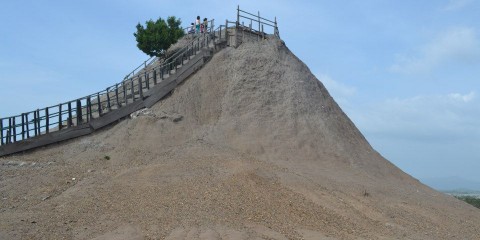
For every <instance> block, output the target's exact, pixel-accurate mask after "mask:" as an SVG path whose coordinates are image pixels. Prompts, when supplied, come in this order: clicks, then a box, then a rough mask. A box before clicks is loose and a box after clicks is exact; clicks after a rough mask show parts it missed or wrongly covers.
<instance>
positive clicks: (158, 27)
mask: <svg viewBox="0 0 480 240" xmlns="http://www.w3.org/2000/svg"><path fill="white" fill-rule="evenodd" d="M181 24H182V22H181V20H180V19H177V18H176V17H174V16H169V17H168V18H167V21H165V20H164V19H162V18H161V17H160V18H158V20H156V21H153V20H151V19H150V20H148V21H147V22H145V27H144V26H143V25H141V24H140V23H138V24H137V32H135V33H133V35H134V36H135V39H136V40H137V47H138V48H139V49H140V50H142V51H143V52H144V53H146V54H147V55H149V56H157V57H158V56H161V55H163V54H164V53H165V51H166V50H167V49H168V48H169V47H170V45H172V44H174V43H176V42H177V40H178V39H179V38H181V37H183V35H184V32H183V29H182V28H181V26H180V25H181Z"/></svg>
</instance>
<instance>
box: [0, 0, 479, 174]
mask: <svg viewBox="0 0 480 240" xmlns="http://www.w3.org/2000/svg"><path fill="white" fill-rule="evenodd" d="M171 3H173V4H171ZM237 4H240V6H241V8H242V9H245V10H247V11H251V12H256V11H260V13H261V15H262V16H265V17H266V18H270V19H273V17H275V16H276V17H277V19H278V22H279V30H280V35H281V37H282V39H283V40H284V41H285V42H286V44H287V46H288V47H289V48H290V50H292V52H293V53H295V54H296V55H297V56H298V57H299V58H300V59H301V60H302V61H304V62H305V63H306V64H307V65H308V66H309V68H310V70H311V71H312V72H313V73H314V74H315V75H316V76H317V77H318V79H319V80H320V81H322V82H323V83H324V84H325V85H326V87H327V89H328V90H329V91H330V93H331V94H332V95H333V96H334V98H335V99H336V101H337V102H338V103H339V104H340V106H341V107H342V109H343V110H344V111H345V112H346V113H347V115H348V116H349V117H350V118H351V119H352V120H353V122H354V123H355V124H356V125H357V127H358V128H359V129H360V130H361V131H362V133H363V134H364V135H365V136H366V138H367V139H368V141H369V142H370V143H371V144H372V145H373V147H374V148H375V149H376V150H377V151H379V152H380V153H381V154H382V155H383V156H384V157H386V158H387V159H388V160H390V161H391V162H393V163H394V164H395V165H397V166H399V167H400V168H401V169H403V170H404V171H406V172H407V173H409V174H411V175H412V176H414V177H416V178H419V179H428V178H441V177H452V176H461V177H463V178H465V179H468V180H471V181H477V182H480V174H478V172H479V170H480V100H479V98H480V83H479V81H480V77H479V76H480V15H479V14H478V13H479V12H480V1H479V0H436V1H433V0H425V1H413V0H404V1H381V0H362V1H360V0H357V1H355V0H350V1H345V0H337V1H327V0H325V1H311V0H309V1H306V0H297V1H285V0H278V1H273V2H272V1H267V0H256V1H251V0H247V1H237V2H234V1H214V0H204V1H190V0H188V1H158V0H157V1H153V0H138V1H127V0H117V1H113V0H111V1H108V0H95V1H93V0H84V1H60V0H45V1H33V0H28V1H27V0H16V1H6V0H2V1H1V2H0V5H1V7H0V37H1V38H0V90H1V91H0V92H1V94H2V100H1V102H2V103H1V105H0V116H8V115H14V114H19V113H21V112H25V111H30V110H33V109H36V108H41V107H45V106H47V105H48V106H50V105H55V104H57V103H59V102H64V101H67V100H71V99H74V98H77V97H82V96H84V95H87V94H90V93H93V92H96V91H99V90H101V89H103V88H106V87H107V86H110V85H112V84H114V83H116V82H119V81H120V80H121V79H122V78H123V77H124V76H125V75H126V74H127V73H128V72H129V71H130V70H132V69H133V68H135V67H137V66H138V65H140V64H141V63H142V62H143V61H144V60H146V59H147V56H146V55H145V54H143V53H142V52H141V51H139V50H138V49H137V47H136V42H135V39H134V37H133V32H134V31H135V25H136V24H137V23H138V22H141V23H144V22H145V21H146V20H149V19H157V18H158V17H163V18H165V17H167V16H170V15H175V16H177V17H180V18H181V19H182V21H183V23H184V25H185V26H186V25H188V23H189V22H192V21H193V19H194V17H196V16H197V15H200V16H201V17H202V18H203V17H208V18H210V19H211V18H215V19H216V20H217V23H218V22H224V21H225V19H227V18H228V19H229V20H234V19H235V16H236V7H237Z"/></svg>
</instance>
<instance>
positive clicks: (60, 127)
mask: <svg viewBox="0 0 480 240" xmlns="http://www.w3.org/2000/svg"><path fill="white" fill-rule="evenodd" d="M27 122H28V121H27ZM27 126H28V125H27ZM62 127H63V125H62V104H61V103H60V104H58V131H60V130H62Z"/></svg>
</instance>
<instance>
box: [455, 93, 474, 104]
mask: <svg viewBox="0 0 480 240" xmlns="http://www.w3.org/2000/svg"><path fill="white" fill-rule="evenodd" d="M475 95H476V94H475V92H470V93H469V94H465V95H462V94H460V93H451V94H449V95H448V97H449V98H451V99H455V100H460V101H463V102H466V103H468V102H470V101H472V100H473V99H475Z"/></svg>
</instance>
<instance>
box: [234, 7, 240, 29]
mask: <svg viewBox="0 0 480 240" xmlns="http://www.w3.org/2000/svg"><path fill="white" fill-rule="evenodd" d="M239 23H240V5H237V22H236V25H235V27H236V28H237V29H238V24H239Z"/></svg>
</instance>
